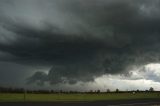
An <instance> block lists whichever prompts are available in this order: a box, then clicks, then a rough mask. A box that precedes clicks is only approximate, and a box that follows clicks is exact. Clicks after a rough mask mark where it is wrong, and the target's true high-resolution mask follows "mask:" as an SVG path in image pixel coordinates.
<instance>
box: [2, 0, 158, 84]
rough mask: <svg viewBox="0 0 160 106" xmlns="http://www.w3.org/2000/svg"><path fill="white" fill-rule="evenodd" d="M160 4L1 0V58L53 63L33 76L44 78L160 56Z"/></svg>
mask: <svg viewBox="0 0 160 106" xmlns="http://www.w3.org/2000/svg"><path fill="white" fill-rule="evenodd" d="M159 5H160V2H159V0H154V1H151V0H139V1H133V0H86V1H82V0H69V1H65V0H58V1H56V0H54V1H53V0H34V1H33V0H27V1H25V0H14V1H11V0H1V1H0V13H1V15H0V58H1V60H3V61H9V62H16V63H20V64H26V65H34V64H38V65H41V66H52V69H51V70H49V73H48V74H46V73H43V72H37V73H35V74H34V75H33V76H32V77H30V78H29V79H28V80H29V82H37V81H38V82H39V81H40V82H41V83H42V84H43V83H44V82H46V81H48V82H50V84H58V83H70V84H74V83H76V82H78V81H83V82H88V81H93V80H94V78H95V77H98V76H101V75H104V74H107V73H109V74H116V73H121V72H125V71H127V70H128V69H129V68H131V67H132V66H134V65H139V66H140V65H144V64H148V63H152V62H159V60H160V56H159V52H160V49H159V48H160V43H159V42H160V36H159V34H160V31H159V29H160V14H159V13H160V12H159V7H160V6H159ZM7 56H9V57H7ZM6 57H7V58H6Z"/></svg>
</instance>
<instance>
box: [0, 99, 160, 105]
mask: <svg viewBox="0 0 160 106" xmlns="http://www.w3.org/2000/svg"><path fill="white" fill-rule="evenodd" d="M0 106H160V100H159V99H135V100H114V101H113V100H109V101H94V102H1V103H0Z"/></svg>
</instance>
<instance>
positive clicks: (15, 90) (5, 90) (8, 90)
mask: <svg viewBox="0 0 160 106" xmlns="http://www.w3.org/2000/svg"><path fill="white" fill-rule="evenodd" d="M143 92H144V93H150V92H159V93H160V91H154V88H153V87H150V88H149V89H148V90H132V91H120V90H119V89H116V90H114V91H113V90H110V89H107V90H106V91H100V90H94V91H93V90H90V91H86V92H82V91H64V90H28V89H27V90H25V89H24V88H12V87H8V88H7V87H0V93H34V94H39V93H43V94H58V93H64V94H78V93H86V94H99V93H143Z"/></svg>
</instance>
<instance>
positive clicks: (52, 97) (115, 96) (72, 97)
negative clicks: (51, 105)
mask: <svg viewBox="0 0 160 106" xmlns="http://www.w3.org/2000/svg"><path fill="white" fill-rule="evenodd" d="M149 98H159V99H160V94H158V93H136V94H131V93H108V94H107V93H106V94H26V96H25V99H24V94H9V93H0V102H24V101H26V102H59V101H63V102H71V101H101V100H128V99H149Z"/></svg>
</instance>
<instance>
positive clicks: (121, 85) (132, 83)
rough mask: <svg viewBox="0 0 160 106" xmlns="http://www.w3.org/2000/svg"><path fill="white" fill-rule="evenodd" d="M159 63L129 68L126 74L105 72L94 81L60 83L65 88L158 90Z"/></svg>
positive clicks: (81, 89)
mask: <svg viewBox="0 0 160 106" xmlns="http://www.w3.org/2000/svg"><path fill="white" fill-rule="evenodd" d="M159 70H160V64H147V65H144V66H142V67H140V68H136V69H133V70H130V71H129V73H128V75H125V74H116V75H112V74H107V75H102V76H100V77H97V78H95V80H94V82H86V83H83V82H78V83H77V84H74V85H69V84H65V85H60V86H61V87H64V88H65V89H66V90H80V91H89V90H93V91H94V90H98V89H100V90H101V91H106V90H107V89H110V90H111V91H115V90H116V89H117V88H118V89H120V90H122V91H123V90H124V91H125V90H137V89H139V90H148V89H149V88H150V87H153V88H154V89H155V90H160V71H159ZM158 78H159V79H158Z"/></svg>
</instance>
